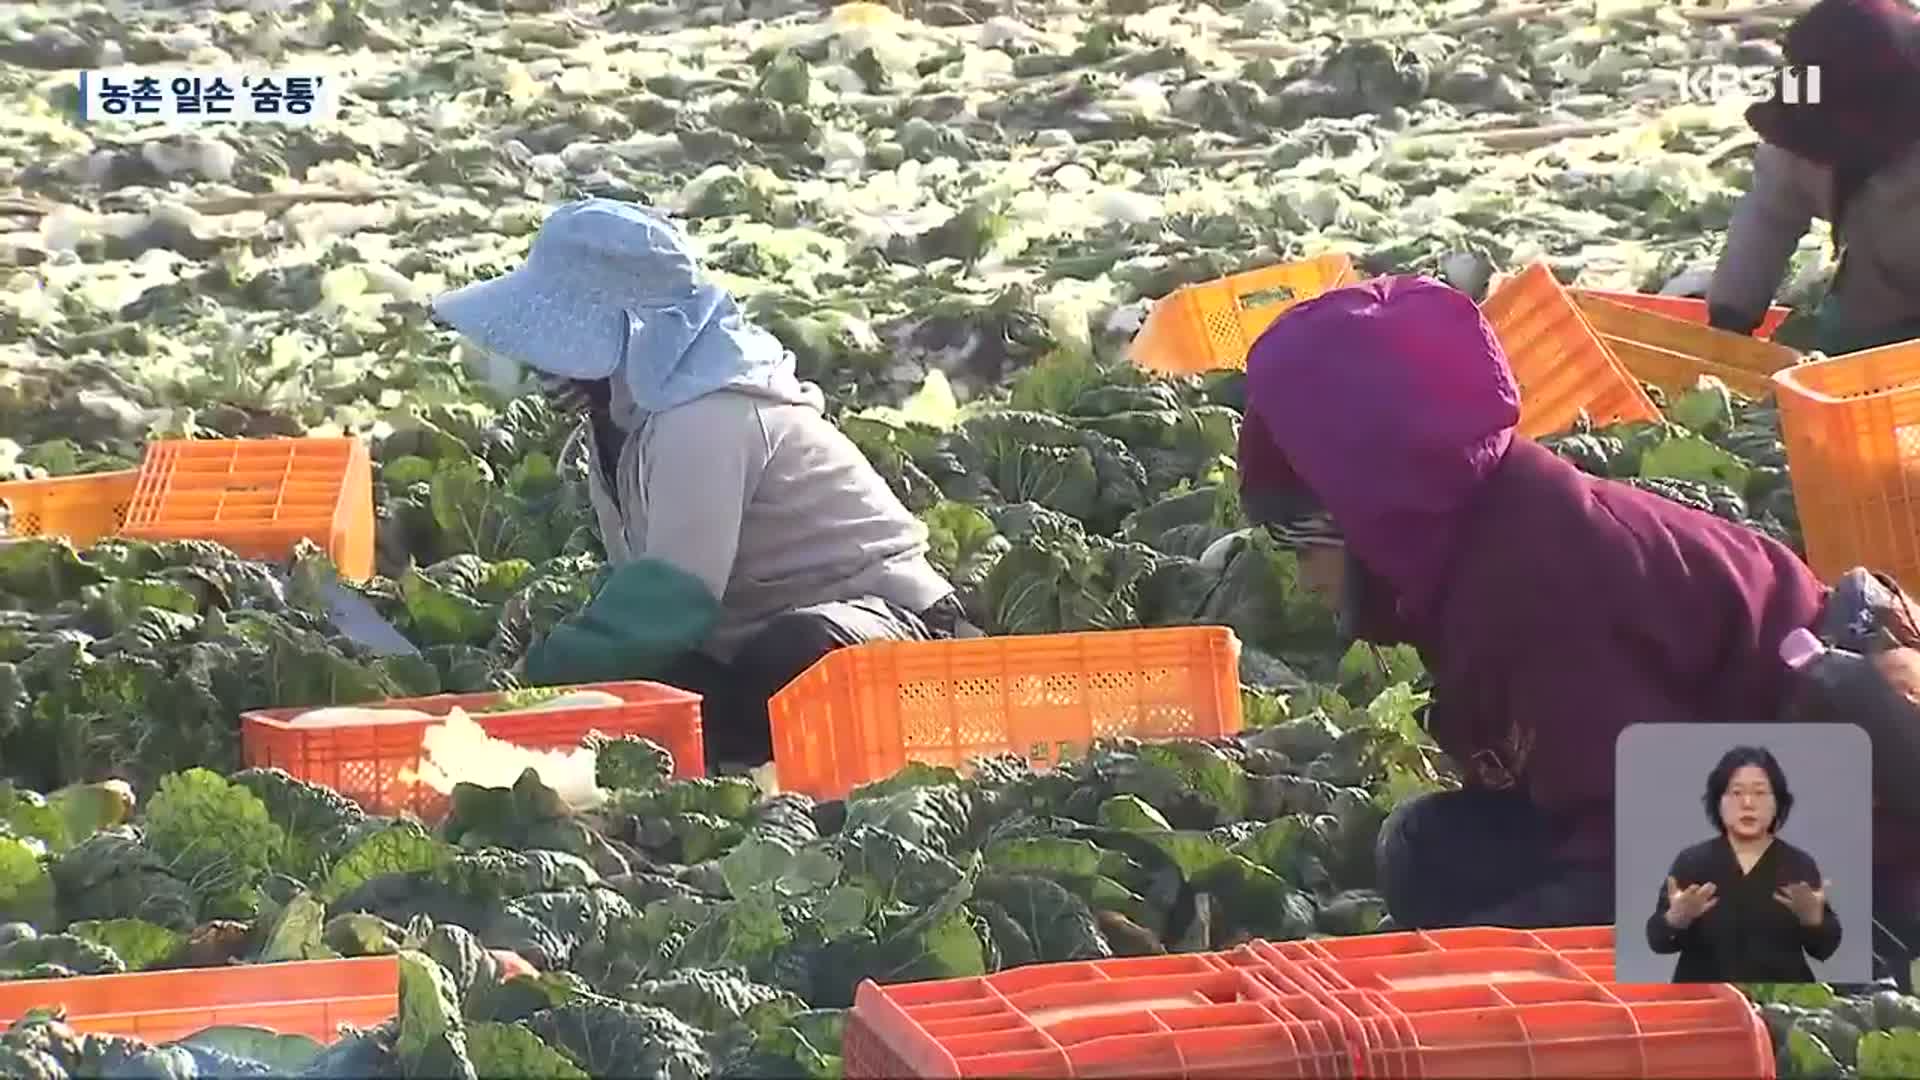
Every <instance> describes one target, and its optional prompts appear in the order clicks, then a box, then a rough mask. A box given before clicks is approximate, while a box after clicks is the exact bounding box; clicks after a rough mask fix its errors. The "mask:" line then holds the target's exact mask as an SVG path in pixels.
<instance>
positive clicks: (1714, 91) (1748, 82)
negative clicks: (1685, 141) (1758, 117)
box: [1680, 64, 1820, 105]
mask: <svg viewBox="0 0 1920 1080" xmlns="http://www.w3.org/2000/svg"><path fill="white" fill-rule="evenodd" d="M1776 97H1777V98H1778V99H1779V101H1780V103H1781V104H1783V105H1818V104H1820V69H1819V67H1817V66H1808V67H1783V68H1765V67H1740V66H1737V65H1734V64H1712V65H1709V66H1707V67H1699V68H1694V69H1693V70H1691V71H1689V72H1687V74H1686V77H1685V78H1684V79H1682V80H1681V82H1680V100H1681V101H1682V102H1684V103H1686V104H1689V105H1712V104H1715V103H1719V102H1726V101H1768V100H1773V99H1774V98H1776Z"/></svg>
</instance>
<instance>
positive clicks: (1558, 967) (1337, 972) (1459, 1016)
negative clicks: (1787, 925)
mask: <svg viewBox="0 0 1920 1080" xmlns="http://www.w3.org/2000/svg"><path fill="white" fill-rule="evenodd" d="M1611 939H1612V932H1611V928H1608V927H1582V928H1574V929H1572V930H1566V931H1539V932H1528V931H1522V930H1502V929H1493V928H1473V929H1466V930H1455V931H1444V932H1438V933H1430V934H1422V933H1403V934H1385V935H1379V936H1378V937H1372V938H1366V937H1363V938H1354V939H1338V940H1328V939H1322V940H1317V941H1288V942H1271V943H1269V942H1254V943H1252V944H1250V945H1247V946H1244V947H1243V951H1244V953H1245V954H1246V955H1243V956H1241V957H1236V958H1235V961H1234V962H1235V963H1236V964H1238V965H1245V966H1255V964H1256V962H1257V964H1258V965H1259V966H1264V967H1265V968H1266V969H1267V970H1268V971H1269V972H1270V974H1269V975H1267V976H1264V978H1267V979H1268V980H1269V981H1271V982H1272V983H1273V984H1274V986H1275V987H1276V990H1278V991H1279V992H1282V993H1285V992H1291V991H1297V990H1307V991H1310V992H1313V993H1316V994H1318V995H1320V996H1321V998H1322V1000H1323V1001H1325V1002H1326V1003H1327V1004H1328V1005H1329V1006H1330V1007H1332V1008H1333V1009H1334V1010H1335V1012H1336V1013H1338V1014H1339V1015H1340V1016H1341V1018H1342V1020H1343V1025H1342V1026H1343V1029H1344V1030H1345V1031H1346V1033H1347V1039H1348V1041H1349V1042H1350V1043H1351V1044H1353V1045H1356V1046H1359V1047H1361V1054H1360V1057H1361V1063H1360V1066H1359V1075H1360V1076H1363V1077H1566V1076H1580V1077H1589V1076H1593V1077H1636V1078H1641V1077H1644V1078H1653V1077H1663V1078H1664V1077H1701V1078H1707V1077H1721V1076H1750V1077H1766V1078H1771V1077H1773V1076H1774V1075H1775V1065H1774V1060H1773V1049H1772V1039H1771V1037H1770V1036H1769V1034H1768V1032H1767V1028H1766V1024H1765V1022H1764V1021H1762V1020H1761V1018H1760V1015H1759V1013H1758V1011H1757V1010H1756V1009H1755V1008H1754V1007H1753V1005H1752V1003H1751V1002H1749V1001H1748V1000H1747V999H1746V998H1745V997H1744V996H1742V995H1741V994H1740V992H1739V991H1738V990H1736V989H1734V988H1733V987H1731V986H1727V985H1703V984H1694V985H1679V986H1657V985H1656V986H1639V985H1623V984H1617V983H1612V982H1609V981H1603V980H1602V979H1600V978H1598V977H1596V974H1597V973H1605V974H1606V975H1608V976H1611V974H1612V962H1611V959H1608V960H1606V961H1604V962H1600V963H1596V962H1595V959H1596V958H1595V957H1594V956H1593V954H1594V953H1596V952H1597V951H1599V949H1600V947H1601V943H1602V942H1604V943H1605V946H1604V948H1605V950H1606V951H1607V952H1608V953H1610V952H1611Z"/></svg>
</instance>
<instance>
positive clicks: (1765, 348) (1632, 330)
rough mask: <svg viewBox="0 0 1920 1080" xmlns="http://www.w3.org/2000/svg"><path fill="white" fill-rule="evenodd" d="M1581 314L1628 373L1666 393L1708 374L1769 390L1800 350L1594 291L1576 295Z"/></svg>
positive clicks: (1747, 388)
mask: <svg viewBox="0 0 1920 1080" xmlns="http://www.w3.org/2000/svg"><path fill="white" fill-rule="evenodd" d="M1576 302H1577V303H1578V304H1579V305H1580V313H1581V314H1583V315H1585V316H1586V317H1587V324H1588V325H1590V326H1592V327H1593V329H1594V330H1595V332H1597V333H1598V334H1599V335H1600V337H1601V339H1602V340H1603V341H1605V342H1606V343H1607V347H1608V348H1609V349H1612V350H1613V355H1614V356H1615V357H1616V358H1618V359H1619V361H1620V362H1621V363H1622V364H1624V365H1626V368H1627V371H1628V372H1630V373H1632V374H1633V375H1634V376H1635V377H1636V378H1638V379H1640V380H1641V381H1643V382H1650V383H1653V384H1654V385H1655V386H1658V387H1660V388H1661V389H1663V390H1666V391H1668V392H1669V393H1685V392H1686V391H1688V390H1691V389H1693V388H1694V386H1695V385H1696V384H1698V383H1699V381H1700V377H1701V376H1702V375H1711V376H1713V377H1714V378H1717V379H1719V380H1720V381H1721V382H1723V383H1726V384H1727V386H1728V387H1729V388H1730V389H1732V390H1735V391H1738V392H1739V393H1742V394H1745V395H1747V396H1748V397H1752V398H1763V397H1766V396H1767V395H1768V394H1771V393H1773V373H1774V372H1776V371H1780V370H1782V369H1783V368H1790V367H1792V366H1794V365H1795V364H1797V363H1799V362H1800V359H1801V357H1800V354H1799V353H1798V352H1795V351H1794V350H1792V349H1789V348H1787V347H1786V346H1785V345H1776V344H1774V343H1773V342H1771V341H1761V340H1759V339H1758V338H1752V337H1746V336H1743V335H1740V334H1729V333H1727V332H1725V331H1723V330H1715V329H1713V328H1712V327H1710V326H1707V325H1706V324H1705V323H1704V322H1689V321H1687V320H1685V319H1676V318H1672V317H1670V316H1667V315H1664V314H1660V313H1658V312H1655V311H1647V310H1642V309H1639V308H1635V307H1630V306H1628V305H1625V304H1619V303H1615V302H1613V301H1612V300H1609V299H1605V298H1602V297H1597V296H1592V295H1577V296H1576Z"/></svg>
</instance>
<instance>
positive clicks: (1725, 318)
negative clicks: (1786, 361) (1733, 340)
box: [1707, 304, 1764, 337]
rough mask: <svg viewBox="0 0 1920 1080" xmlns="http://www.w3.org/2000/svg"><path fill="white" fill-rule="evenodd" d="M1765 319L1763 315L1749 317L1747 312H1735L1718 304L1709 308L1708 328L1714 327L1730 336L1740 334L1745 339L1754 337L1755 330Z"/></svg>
mask: <svg viewBox="0 0 1920 1080" xmlns="http://www.w3.org/2000/svg"><path fill="white" fill-rule="evenodd" d="M1763 317H1764V316H1761V315H1748V314H1746V313H1745V312H1741V311H1734V310H1733V309H1731V308H1727V307H1722V306H1720V305H1718V304H1715V305H1712V306H1710V307H1708V308H1707V325H1708V326H1711V327H1713V328H1714V329H1715V330H1725V331H1726V332H1728V333H1730V334H1740V335H1742V336H1745V337H1750V336H1752V334H1753V331H1754V329H1755V328H1756V327H1758V326H1759V325H1760V320H1761V319H1762V318H1763Z"/></svg>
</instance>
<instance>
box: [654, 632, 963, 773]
mask: <svg viewBox="0 0 1920 1080" xmlns="http://www.w3.org/2000/svg"><path fill="white" fill-rule="evenodd" d="M975 633H977V631H974V630H973V629H972V627H971V626H968V625H967V623H966V615H965V613H964V612H963V611H962V609H961V607H960V604H959V602H958V601H956V600H953V599H951V598H949V599H947V600H943V601H941V602H940V603H938V604H935V605H934V606H933V607H931V608H929V609H927V610H926V611H924V612H912V611H907V610H906V609H904V608H901V607H897V606H895V605H893V604H890V603H888V602H887V601H885V600H881V599H879V598H877V597H862V598H861V599H858V600H842V601H836V602H833V603H828V604H815V605H813V606H811V607H804V608H798V609H796V610H794V611H789V612H787V613H786V614H784V615H781V616H778V617H777V618H775V619H774V620H773V621H771V622H769V623H768V624H767V625H766V627H765V628H764V629H762V630H761V631H760V632H759V633H757V634H755V635H754V636H753V637H752V638H749V639H748V640H747V643H746V644H745V645H744V646H742V647H741V649H740V651H739V653H738V654H736V655H735V656H734V658H733V660H732V661H731V662H729V663H724V664H723V663H721V662H720V661H718V660H715V659H713V658H712V657H710V656H706V655H704V654H694V655H691V656H689V657H687V658H686V659H684V660H682V661H681V662H680V663H679V664H677V665H675V669H674V670H673V671H672V672H670V673H669V674H668V675H667V677H666V678H665V679H663V680H661V681H663V682H665V683H667V684H669V685H671V686H677V687H680V688H681V689H683V690H689V691H692V692H693V693H696V694H699V695H701V697H702V698H703V700H702V701H701V703H700V718H701V726H702V728H703V729H704V732H705V738H706V747H707V766H708V768H709V769H710V770H717V769H719V768H721V767H722V766H728V765H746V766H755V765H761V764H764V763H766V762H768V761H771V760H772V759H773V734H772V731H771V730H770V728H769V725H768V721H767V700H768V699H769V698H771V697H773V695H774V694H776V693H779V692H780V691H781V690H782V689H783V688H785V687H786V685H787V684H788V683H790V682H792V681H793V680H794V679H795V678H798V677H799V676H800V674H801V673H803V672H805V671H806V670H807V669H808V668H810V667H812V666H813V665H814V663H815V662H817V661H818V660H819V659H820V658H821V657H823V656H825V655H827V654H828V653H830V652H832V651H833V650H835V649H839V648H844V647H846V646H848V645H858V644H861V643H863V642H868V641H931V640H935V639H939V638H949V637H960V636H969V635H971V634H975Z"/></svg>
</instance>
